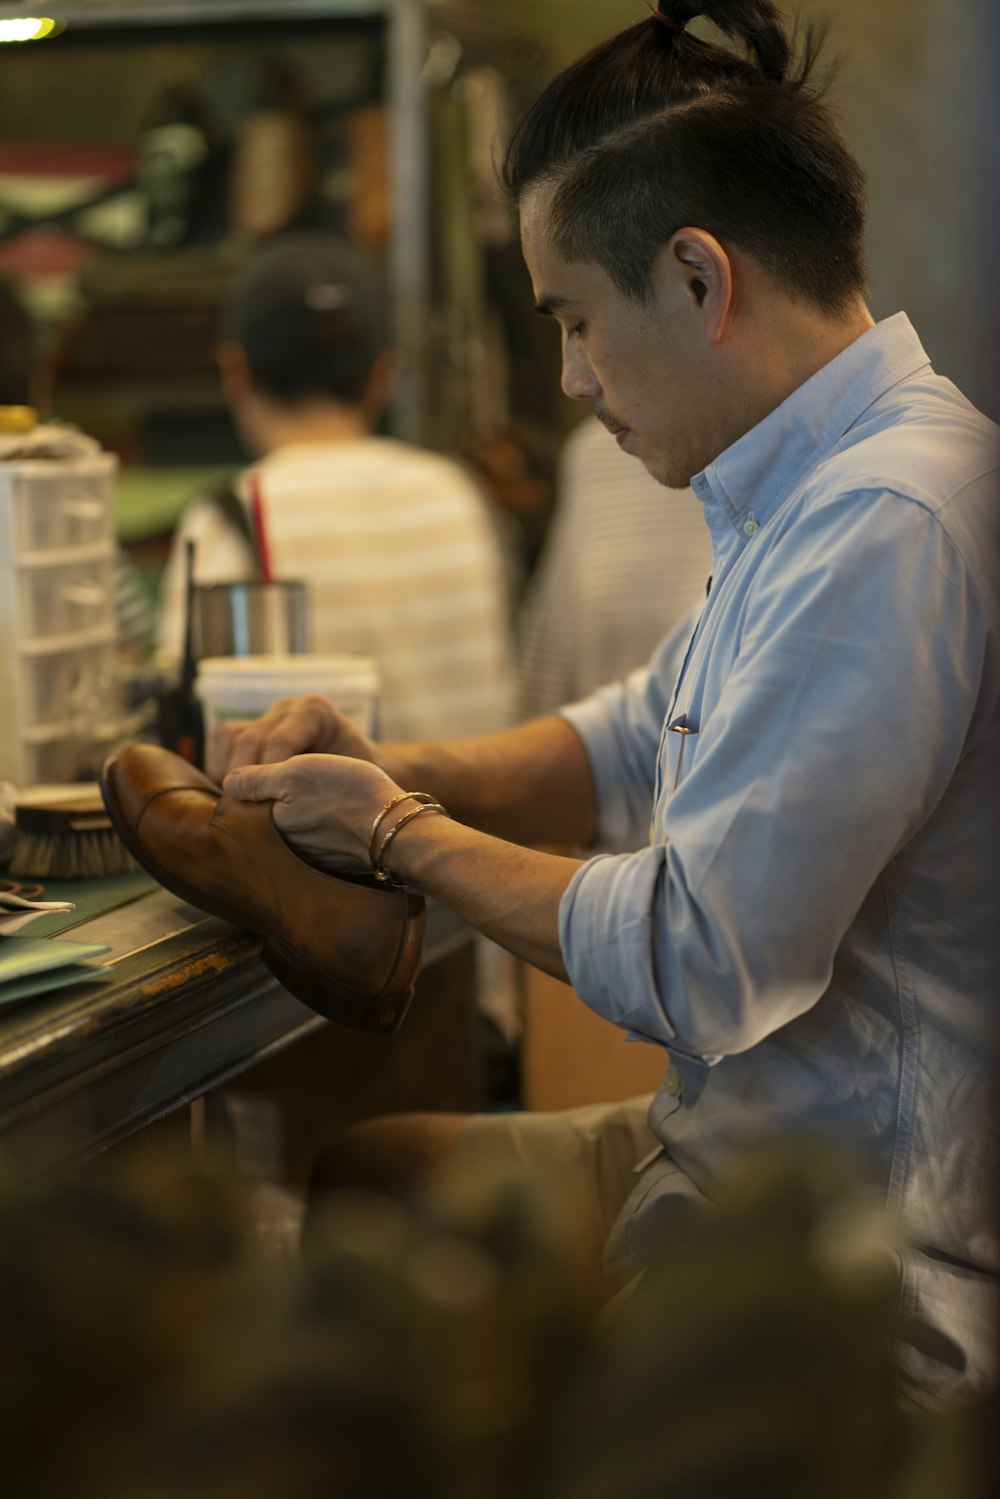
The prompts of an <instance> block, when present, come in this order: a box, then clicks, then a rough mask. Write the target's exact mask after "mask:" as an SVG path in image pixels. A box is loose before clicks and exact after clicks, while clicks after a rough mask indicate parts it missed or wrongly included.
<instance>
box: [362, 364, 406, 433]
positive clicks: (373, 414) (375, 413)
mask: <svg viewBox="0 0 1000 1499" xmlns="http://www.w3.org/2000/svg"><path fill="white" fill-rule="evenodd" d="M401 363H402V360H401V359H400V356H399V354H398V353H397V352H396V351H395V349H383V350H382V353H381V354H378V355H376V358H375V363H374V364H373V365H372V371H371V374H370V375H369V376H368V380H367V383H366V385H365V391H364V395H363V396H362V398H361V405H362V408H363V410H364V411H365V413H366V415H367V417H368V419H369V421H370V422H371V424H372V426H374V425H375V424H376V423H377V422H378V420H379V417H380V416H381V415H382V413H383V411H384V410H385V408H386V407H387V406H388V404H389V400H390V398H391V396H392V387H393V385H394V384H395V383H396V377H397V376H398V374H399V370H400V365H401Z"/></svg>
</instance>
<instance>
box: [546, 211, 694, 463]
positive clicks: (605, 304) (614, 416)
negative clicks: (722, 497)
mask: <svg viewBox="0 0 1000 1499" xmlns="http://www.w3.org/2000/svg"><path fill="white" fill-rule="evenodd" d="M551 191H552V190H551V188H549V187H547V186H542V187H536V188H533V189H531V190H529V192H528V193H527V194H526V195H525V197H524V199H523V201H522V204H521V245H522V250H523V253H524V259H525V263H526V265H527V267H528V272H529V274H530V276H531V281H532V286H533V287H534V291H535V300H536V304H537V306H538V308H539V310H540V311H543V312H547V313H551V315H552V316H553V317H555V319H556V321H557V322H558V323H559V326H560V328H561V329H562V360H563V373H562V386H563V390H564V391H565V392H566V394H567V395H568V396H572V397H574V398H575V399H577V400H589V401H591V402H592V403H593V407H594V414H595V415H596V416H597V417H598V419H599V420H600V421H601V422H603V424H604V425H605V426H606V427H607V428H608V429H609V431H611V432H613V433H614V435H615V437H616V439H617V442H618V445H619V447H620V448H622V450H623V451H624V452H626V453H631V454H633V455H634V456H635V457H636V458H639V459H641V461H642V462H643V463H644V464H645V466H646V468H647V469H648V470H649V472H650V473H651V474H652V475H653V477H654V478H655V479H658V480H659V481H660V483H661V484H666V485H669V486H670V487H672V488H680V487H682V486H683V485H685V484H687V483H688V481H689V480H690V479H691V477H692V475H693V474H696V473H698V472H699V470H700V469H701V468H703V467H704V466H705V464H706V463H707V462H708V461H710V459H711V458H712V457H714V456H716V454H715V453H714V452H712V451H711V438H710V436H709V433H708V431H706V428H707V427H710V426H711V425H712V423H711V421H710V420H709V421H706V412H705V404H704V402H702V401H700V400H699V398H698V394H697V392H698V388H699V385H700V384H701V383H702V381H703V378H704V370H703V369H702V367H701V365H702V361H703V360H704V355H705V348H704V343H703V341H702V340H701V338H700V337H699V334H700V321H699V319H698V317H697V304H696V303H695V301H694V299H693V298H692V297H691V296H690V293H689V291H688V288H687V285H686V283H685V281H684V279H683V278H682V277H680V276H670V275H662V276H661V275H657V274H655V272H654V278H653V287H652V295H651V298H650V301H649V303H648V305H646V306H639V305H638V304H636V303H635V302H632V301H630V300H629V299H628V298H626V297H624V296H623V295H622V293H621V292H620V291H619V290H618V288H617V287H616V286H615V284H614V282H613V281H612V280H611V278H610V277H609V276H608V275H607V274H606V272H605V271H603V270H602V269H601V267H600V266H598V265H595V264H593V263H592V262H581V263H572V264H570V263H567V262H566V261H565V260H563V259H562V258H561V257H560V256H559V255H558V254H557V253H556V251H555V250H554V248H553V246H552V243H551V240H550V238H549V234H548V201H549V196H550V193H551ZM716 451H719V450H716Z"/></svg>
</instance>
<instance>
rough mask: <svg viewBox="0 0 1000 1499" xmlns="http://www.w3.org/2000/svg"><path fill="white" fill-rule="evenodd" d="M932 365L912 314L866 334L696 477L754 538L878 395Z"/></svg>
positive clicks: (704, 496) (697, 487)
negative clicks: (791, 492) (797, 485)
mask: <svg viewBox="0 0 1000 1499" xmlns="http://www.w3.org/2000/svg"><path fill="white" fill-rule="evenodd" d="M925 367H926V368H929V367H930V360H929V359H928V357H927V354H926V353H925V352H924V349H923V347H922V346H921V343H920V340H919V339H918V337H917V335H916V333H915V331H914V329H913V325H912V324H911V322H910V320H909V318H908V317H907V316H906V314H905V313H903V312H899V313H897V314H896V315H895V317H890V318H886V319H885V320H884V321H883V322H881V323H878V324H876V326H875V327H874V328H870V329H869V330H868V332H867V333H863V334H862V335H861V337H860V338H858V339H855V341H854V343H852V344H849V345H848V347H847V348H846V349H844V350H843V351H842V352H841V353H840V354H838V355H837V357H836V358H835V359H831V361H830V363H829V364H825V365H824V366H823V368H822V369H821V370H817V372H816V374H815V375H812V376H811V377H810V378H809V379H808V380H807V381H806V382H805V384H804V385H800V386H799V388H798V390H795V391H793V392H792V394H791V395H790V396H789V397H788V398H787V400H785V401H782V403H781V405H780V406H777V407H775V409H774V410H773V411H772V412H771V413H770V414H769V415H768V416H766V417H765V418H764V420H763V421H762V422H758V423H757V425H756V427H752V428H751V429H750V431H749V432H747V433H745V434H744V436H743V437H741V438H739V439H738V441H736V442H734V443H733V444H732V446H731V447H728V448H727V449H726V451H725V452H724V453H722V454H720V456H719V457H718V458H716V460H715V462H714V463H710V464H709V465H708V467H707V468H706V469H704V470H703V472H702V473H700V474H696V475H695V477H694V478H693V479H692V480H691V487H692V488H693V489H694V491H695V493H696V494H697V496H698V498H699V499H700V500H702V501H703V502H705V503H706V504H707V503H708V502H709V501H712V500H715V501H717V502H718V504H719V505H721V507H722V509H723V510H724V512H725V515H726V518H727V520H728V523H729V525H730V526H731V527H732V528H733V529H734V530H736V531H737V532H739V533H740V535H741V539H742V538H743V537H746V538H747V539H748V540H749V538H750V537H751V536H753V535H755V534H756V532H757V530H759V528H760V526H761V525H762V524H763V522H764V521H765V520H766V519H767V517H768V516H769V515H770V514H771V512H772V511H773V510H774V508H775V506H776V505H777V504H778V503H779V502H780V501H781V500H782V499H783V498H784V496H785V495H786V494H788V492H789V491H790V490H791V489H792V487H793V486H794V485H795V483H796V482H797V481H798V480H799V479H800V478H801V477H802V476H803V474H805V473H806V472H807V470H809V469H810V468H813V467H814V466H815V464H816V463H817V462H818V461H819V460H820V459H821V458H823V457H824V456H825V455H826V453H828V452H829V451H830V450H831V449H832V448H833V447H835V446H836V444H837V443H838V442H839V441H840V440H841V438H842V437H843V436H844V434H845V433H846V432H847V431H848V430H849V428H850V427H852V426H853V425H854V423H855V422H856V421H857V420H858V418H859V417H860V416H861V415H862V413H863V412H865V411H867V409H868V407H869V406H871V405H872V403H873V402H874V401H876V400H878V398H879V396H881V395H883V394H884V393H885V391H887V390H889V389H890V388H891V387H892V386H893V385H898V384H899V382H900V381H901V380H905V379H907V378H908V377H909V376H910V375H913V374H915V373H916V371H917V370H919V369H922V368H925ZM713 529H714V528H713Z"/></svg>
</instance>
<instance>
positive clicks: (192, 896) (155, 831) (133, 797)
mask: <svg viewBox="0 0 1000 1499" xmlns="http://www.w3.org/2000/svg"><path fill="white" fill-rule="evenodd" d="M101 791H102V793H103V795H104V803H105V806H106V807H107V809H108V815H109V816H110V818H111V821H112V822H113V824H114V826H115V830H116V832H117V833H118V835H119V837H120V838H121V840H122V842H123V843H124V844H125V847H126V848H127V849H128V850H129V852H130V853H132V854H134V856H135V858H136V859H137V860H138V861H139V863H140V864H141V865H142V867H143V868H144V869H146V870H148V871H149V873H150V874H151V875H154V876H155V878H156V879H158V880H159V881H160V883H161V884H162V885H165V886H166V887H167V889H168V890H172V891H173V893H174V894H175V895H179V896H181V898H182V899H183V900H186V901H189V902H190V904H191V905H193V906H198V907H199V909H201V910H202V911H207V912H209V914H210V915H212V916H220V917H221V918H222V919H223V920H224V921H231V922H232V923H233V925H234V926H238V927H242V928H243V929H244V931H248V932H253V934H254V935H255V936H257V937H261V938H262V939H263V942H264V950H263V952H262V953H261V958H262V961H263V962H264V963H265V964H266V966H267V967H268V968H269V969H270V970H271V972H272V973H273V974H274V975H275V977H276V978H278V979H280V980H281V982H282V983H283V984H284V986H285V988H286V989H287V990H288V991H289V993H291V994H294V995H295V997H296V998H297V999H300V1000H302V1002H303V1004H307V1005H309V1006H310V1007H311V1008H312V1009H314V1010H317V1011H318V1012H319V1013H320V1014H321V1015H326V1016H327V1017H328V1018H329V1019H330V1020H339V1021H340V1022H341V1024H343V1025H349V1026H353V1027H354V1028H355V1029H357V1030H366V1031H368V1030H373V1031H395V1030H398V1028H399V1026H400V1024H401V1023H402V1020H403V1016H404V1015H405V1013H406V1009H407V1006H408V1005H409V1003H410V1000H411V999H412V997H413V985H414V982H415V981H416V977H417V974H418V973H419V971H420V962H421V958H422V956H423V945H424V920H425V917H424V901H423V897H422V896H419V895H410V894H409V893H407V892H405V891H402V890H383V889H382V888H381V886H377V885H375V884H374V882H372V883H371V884H365V883H364V882H357V883H356V882H355V881H354V880H348V879H342V878H340V877H339V876H337V875H332V874H324V873H323V872H322V870H319V869H316V868H314V867H313V865H311V864H306V863H305V861H304V860H302V859H300V858H299V857H298V855H297V854H295V853H293V852H292V850H291V848H290V847H289V846H288V844H287V843H286V842H285V840H284V839H283V838H282V836H281V834H280V833H279V832H278V829H277V828H276V827H275V825H274V819H273V817H272V816H271V808H272V806H273V803H272V802H240V801H236V800H234V799H233V798H232V797H230V796H226V795H225V794H224V793H223V792H222V791H220V789H219V787H218V786H216V785H215V784H214V783H213V782H212V781H210V780H209V779H208V777H207V776H204V775H202V773H201V771H200V770H196V769H195V767H194V766H193V765H189V764H188V763H187V761H186V760H182V759H181V758H180V756H179V755H174V754H171V752H170V751H169V750H165V749H160V748H159V747H158V746H156V745H152V744H131V745H128V746H127V747H126V748H125V749H123V750H121V751H120V753H119V754H117V755H113V756H112V757H111V759H110V760H108V761H107V763H106V765H105V766H104V771H103V774H102V777H101Z"/></svg>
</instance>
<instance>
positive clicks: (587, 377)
mask: <svg viewBox="0 0 1000 1499" xmlns="http://www.w3.org/2000/svg"><path fill="white" fill-rule="evenodd" d="M562 388H563V391H564V392H565V394H566V395H568V396H570V397H572V399H573V400H575V401H593V400H596V398H597V397H598V396H599V395H600V393H601V386H600V382H599V380H598V378H597V376H596V375H595V374H594V371H593V368H592V366H591V363H590V360H589V359H588V358H587V356H586V355H585V354H584V353H583V351H582V350H581V348H580V347H579V345H578V344H572V343H570V342H568V340H564V341H563V351H562Z"/></svg>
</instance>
